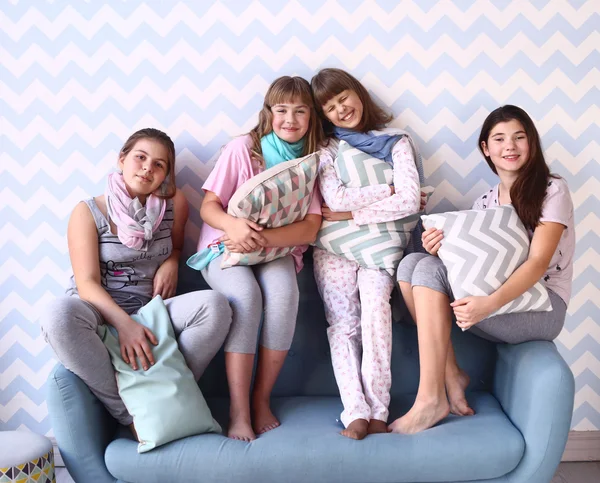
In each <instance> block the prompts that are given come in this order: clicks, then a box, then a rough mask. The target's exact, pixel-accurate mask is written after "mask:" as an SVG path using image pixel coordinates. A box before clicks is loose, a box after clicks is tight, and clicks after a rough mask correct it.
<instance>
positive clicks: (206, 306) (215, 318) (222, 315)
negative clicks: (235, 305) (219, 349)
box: [200, 290, 232, 338]
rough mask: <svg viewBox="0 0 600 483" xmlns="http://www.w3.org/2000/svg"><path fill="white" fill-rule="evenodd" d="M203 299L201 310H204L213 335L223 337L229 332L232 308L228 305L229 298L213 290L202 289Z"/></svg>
mask: <svg viewBox="0 0 600 483" xmlns="http://www.w3.org/2000/svg"><path fill="white" fill-rule="evenodd" d="M203 297H204V298H203V301H202V306H201V307H200V309H201V310H204V311H206V314H207V319H208V321H209V324H208V325H209V327H211V329H212V331H213V335H215V336H217V335H219V334H222V335H223V338H224V337H225V335H227V333H228V332H229V327H230V326H231V320H232V310H231V306H230V305H229V300H227V297H225V295H223V294H221V293H219V292H216V291H215V290H206V291H203Z"/></svg>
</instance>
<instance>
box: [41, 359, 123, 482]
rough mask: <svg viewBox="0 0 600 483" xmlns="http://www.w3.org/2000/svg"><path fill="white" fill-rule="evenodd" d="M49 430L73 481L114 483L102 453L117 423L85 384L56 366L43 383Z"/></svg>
mask: <svg viewBox="0 0 600 483" xmlns="http://www.w3.org/2000/svg"><path fill="white" fill-rule="evenodd" d="M46 389H47V404H48V413H49V415H50V421H51V423H52V429H53V430H54V435H55V437H56V441H57V443H58V448H59V450H60V454H61V456H62V459H63V461H64V462H65V466H66V467H67V469H68V470H69V473H70V474H71V476H72V477H73V479H74V480H75V481H76V482H87V481H93V482H94V483H109V482H110V483H114V482H115V481H116V479H115V478H114V477H113V476H112V475H111V474H110V473H109V472H108V470H107V469H106V464H105V463H104V452H105V450H106V447H107V446H108V443H110V441H111V440H112V439H113V436H114V434H115V430H116V427H117V422H116V421H115V420H114V419H113V418H112V417H111V416H110V415H109V414H108V412H107V411H106V409H105V408H104V406H103V405H102V403H101V402H100V401H99V400H98V399H97V398H96V396H94V395H93V394H92V393H91V391H90V390H89V388H88V387H87V386H86V385H85V383H84V382H83V381H82V380H81V379H79V377H77V376H76V375H75V374H73V373H72V372H71V371H69V370H67V369H65V368H64V366H62V365H61V364H58V365H57V366H56V367H55V368H54V369H53V371H52V372H51V373H50V375H49V376H48V381H47V383H46Z"/></svg>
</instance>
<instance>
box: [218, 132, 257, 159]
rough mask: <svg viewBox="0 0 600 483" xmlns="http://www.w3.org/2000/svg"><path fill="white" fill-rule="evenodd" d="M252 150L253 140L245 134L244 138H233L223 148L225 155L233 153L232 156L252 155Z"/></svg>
mask: <svg viewBox="0 0 600 483" xmlns="http://www.w3.org/2000/svg"><path fill="white" fill-rule="evenodd" d="M251 149H252V138H251V137H250V135H249V134H244V135H243V136H238V137H236V138H233V139H232V140H231V141H229V142H228V143H227V144H226V145H225V146H224V147H223V153H225V152H227V153H231V154H242V155H245V154H248V155H249V154H250V150H251Z"/></svg>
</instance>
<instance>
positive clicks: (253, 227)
mask: <svg viewBox="0 0 600 483" xmlns="http://www.w3.org/2000/svg"><path fill="white" fill-rule="evenodd" d="M262 230H263V227H262V226H260V225H259V224H258V223H254V222H253V221H250V220H246V219H244V218H232V219H231V221H230V222H229V223H228V225H227V227H226V229H225V233H226V234H227V236H228V237H229V239H230V240H231V241H232V242H233V243H234V244H236V245H241V247H242V248H243V249H244V250H245V251H246V252H253V251H256V250H258V249H259V248H260V247H265V246H266V245H267V240H266V239H265V237H264V236H262V235H261V234H260V233H259V232H261V231H262Z"/></svg>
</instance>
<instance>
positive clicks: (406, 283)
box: [397, 253, 475, 416]
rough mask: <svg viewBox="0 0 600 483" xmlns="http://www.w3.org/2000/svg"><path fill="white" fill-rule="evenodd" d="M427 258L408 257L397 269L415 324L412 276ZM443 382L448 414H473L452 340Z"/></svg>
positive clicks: (466, 383) (402, 290)
mask: <svg viewBox="0 0 600 483" xmlns="http://www.w3.org/2000/svg"><path fill="white" fill-rule="evenodd" d="M428 256H430V255H426V254H422V253H415V254H411V255H408V256H407V257H405V259H404V260H402V262H401V264H400V267H398V274H397V278H398V285H399V287H400V292H401V293H402V297H403V298H404V303H405V304H406V307H407V308H408V311H409V312H410V316H411V317H412V319H413V321H415V324H416V320H417V316H416V312H415V301H414V297H413V286H412V276H413V273H414V270H415V267H416V266H417V263H418V262H420V261H421V260H423V259H424V258H426V257H428ZM405 261H406V263H405ZM445 380H446V381H445V382H446V393H447V395H448V402H449V403H450V412H451V413H452V414H456V415H457V416H472V415H473V414H475V412H474V411H473V409H471V408H470V407H469V404H468V403H467V398H466V397H465V391H466V389H467V387H468V386H469V382H470V379H469V375H468V374H467V373H466V372H465V371H463V370H462V369H461V368H460V367H459V366H458V362H457V361H456V355H455V353H454V347H453V345H452V339H451V340H450V342H449V343H448V357H447V359H446V373H445Z"/></svg>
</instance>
